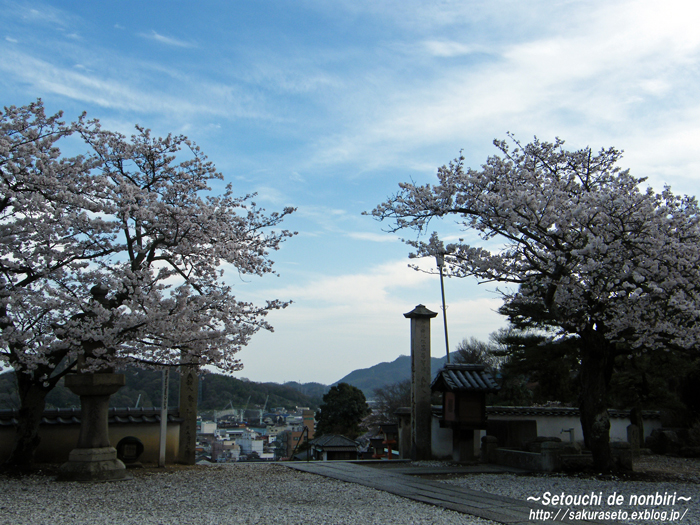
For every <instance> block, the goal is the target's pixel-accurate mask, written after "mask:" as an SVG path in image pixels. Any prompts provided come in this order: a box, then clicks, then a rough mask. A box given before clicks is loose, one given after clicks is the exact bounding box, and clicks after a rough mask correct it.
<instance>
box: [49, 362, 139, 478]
mask: <svg viewBox="0 0 700 525" xmlns="http://www.w3.org/2000/svg"><path fill="white" fill-rule="evenodd" d="M124 383H125V378H124V374H112V373H97V374H71V375H68V376H66V386H67V387H68V388H69V389H70V390H71V391H72V392H73V393H75V394H77V395H79V396H80V415H81V421H80V437H79V438H78V446H77V447H76V448H75V449H73V450H72V451H71V453H70V454H69V456H68V462H67V463H64V464H63V465H61V469H60V471H59V474H58V480H60V481H116V480H122V479H130V476H128V475H127V473H126V467H125V465H124V463H122V462H121V461H120V460H119V459H117V450H116V449H115V448H114V447H113V446H111V445H110V443H109V431H108V426H107V423H108V417H109V398H110V396H111V395H112V394H114V393H115V392H117V391H118V390H119V389H120V388H121V387H122V386H124Z"/></svg>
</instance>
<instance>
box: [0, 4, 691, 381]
mask: <svg viewBox="0 0 700 525" xmlns="http://www.w3.org/2000/svg"><path fill="white" fill-rule="evenodd" d="M0 27H2V30H0V94H1V103H2V105H3V106H8V105H24V104H27V103H29V102H31V101H33V100H35V99H36V98H38V97H40V98H42V99H43V100H44V103H45V105H46V106H47V108H48V110H49V111H58V110H59V109H61V110H63V111H64V112H65V117H66V118H67V119H69V120H72V119H74V118H76V117H77V116H78V115H79V114H80V113H82V112H83V111H87V113H88V115H89V116H90V117H94V118H99V119H100V120H101V121H102V123H103V126H104V127H105V128H107V129H112V130H116V131H121V132H123V133H127V134H130V133H131V130H132V129H133V126H134V124H141V125H144V126H146V127H149V128H151V129H152V130H153V131H154V132H155V133H157V134H160V135H163V134H167V133H169V132H172V133H184V134H186V135H188V136H189V137H190V138H191V139H192V140H194V141H195V142H196V143H197V144H198V145H199V146H200V147H201V148H202V150H203V151H204V152H205V153H206V154H207V155H208V156H209V158H210V160H212V161H213V162H214V163H215V164H216V166H217V167H218V169H219V170H220V171H221V172H222V173H223V174H224V176H225V179H226V182H231V183H232V184H233V185H234V188H235V189H236V191H237V193H239V194H245V193H249V192H257V193H258V195H259V196H258V198H257V202H258V203H259V204H260V205H262V206H264V207H265V208H267V209H268V210H270V211H272V210H279V209H281V208H282V207H284V206H288V205H291V206H296V207H297V208H298V212H297V213H296V214H295V215H294V216H293V217H290V218H289V220H288V221H287V222H286V225H285V226H286V227H287V228H289V229H293V230H297V231H298V232H299V235H298V236H297V237H295V238H294V239H292V240H291V241H288V242H287V243H286V244H285V246H284V247H283V248H282V250H281V251H280V252H278V253H276V254H275V255H274V257H273V259H274V260H275V261H276V268H277V271H278V272H279V274H280V276H279V277H272V278H265V279H262V280H259V279H249V280H246V281H242V280H240V279H238V278H237V277H236V278H235V279H234V280H233V281H232V283H233V284H234V285H235V287H236V290H237V291H238V293H239V295H240V297H241V298H244V299H252V300H256V301H258V302H262V301H263V300H264V299H266V298H280V299H291V300H292V301H294V304H293V305H292V306H290V307H289V308H288V309H286V310H284V311H282V312H276V313H274V314H272V315H271V316H270V321H271V322H272V323H273V324H274V326H275V328H276V330H275V332H274V333H261V334H258V335H257V336H256V337H255V338H254V339H253V342H252V343H251V344H250V345H249V347H248V348H246V349H245V350H243V351H242V352H241V353H240V354H239V356H240V358H241V359H242V360H243V362H244V365H245V369H244V370H243V371H242V372H240V373H239V376H240V377H248V378H249V379H252V380H255V381H278V382H282V381H289V380H296V381H304V382H307V381H319V382H323V383H332V382H334V381H337V380H338V379H340V378H341V377H343V376H344V375H346V374H347V373H349V372H350V371H352V370H354V369H356V368H365V367H368V366H371V365H373V364H376V363H378V362H381V361H391V360H393V359H395V358H396V357H398V356H399V355H401V354H407V353H409V346H408V345H409V322H408V320H406V319H404V317H403V315H402V314H403V313H405V312H408V311H410V310H411V309H413V307H414V306H415V305H417V304H418V303H423V304H425V305H427V306H428V307H429V308H431V309H432V310H434V311H436V312H439V311H440V309H439V302H440V287H439V280H438V278H437V277H435V276H431V275H427V274H422V273H418V272H414V271H412V270H409V269H408V268H407V262H408V261H407V253H408V249H407V247H406V246H405V245H403V244H402V243H401V242H399V240H398V239H397V236H395V235H389V234H386V233H383V232H382V227H383V226H382V225H381V224H379V223H377V222H375V221H374V220H372V219H371V218H369V217H366V216H362V215H361V213H362V212H363V211H368V210H371V209H372V208H373V207H374V206H375V205H377V204H378V203H380V202H382V201H383V200H385V198H386V197H387V196H389V195H390V194H392V193H394V192H395V191H396V189H397V185H398V183H399V182H401V181H409V180H414V181H416V182H419V183H425V182H432V181H433V180H434V177H435V172H436V169H437V167H438V166H440V165H443V164H445V163H447V162H449V161H450V160H451V159H453V158H454V157H456V156H457V155H458V154H459V152H460V150H464V155H465V157H466V164H467V165H468V166H472V167H478V166H480V165H481V164H482V163H483V162H484V161H485V160H486V158H487V156H488V155H491V154H494V153H495V152H496V151H495V148H494V147H493V145H492V141H493V139H494V138H505V136H506V133H507V132H512V133H514V134H515V135H516V136H517V137H518V138H519V139H521V140H524V141H529V140H530V139H531V138H532V137H533V136H534V135H537V136H538V137H539V138H541V139H544V140H553V139H554V137H557V136H558V137H561V138H563V139H565V140H566V141H567V144H568V146H569V147H571V148H577V147H582V146H586V145H590V146H592V147H593V148H594V149H596V150H597V149H600V148H601V147H608V146H615V147H617V148H619V149H623V150H624V151H625V157H624V159H623V162H622V165H623V167H628V168H630V169H631V170H632V172H633V174H635V175H636V176H645V177H648V178H649V184H650V185H651V186H653V187H654V188H657V189H661V187H662V186H663V185H664V184H670V185H671V186H672V188H673V190H674V191H675V192H677V193H686V194H692V195H696V194H697V193H698V191H697V189H698V186H699V184H700V169H699V168H700V161H699V160H698V159H699V158H700V156H699V153H700V151H699V150H700V147H699V146H698V144H700V127H699V123H700V97H698V93H699V92H700V82H699V81H700V69H699V68H700V60H699V59H700V32H699V31H697V28H698V27H700V4H698V3H697V2H693V1H690V0H687V1H673V0H667V1H666V2H663V3H662V2H658V1H644V0H635V1H613V0H606V1H596V0H590V1H576V0H562V1H557V0H544V1H537V0H530V1H528V2H522V1H507V0H502V1H497V0H491V1H461V2H459V1H449V0H444V1H435V0H433V1H426V2H420V1H413V0H402V1H392V0H388V1H382V0H372V1H365V0H352V1H350V0H347V1H346V0H334V1H328V0H290V1H275V2H272V1H263V0H255V1H231V2H223V1H221V2H206V1H203V2H198V3H196V4H195V3H194V2H180V1H158V0H152V1H148V2H135V1H121V2H94V1H68V0H66V1H62V2H52V3H42V2H38V1H33V2H23V1H5V0H0ZM435 228H436V229H437V230H438V231H439V232H440V233H441V235H443V236H446V237H448V238H449V237H456V236H457V235H458V234H459V232H458V230H457V227H456V226H455V225H454V224H453V223H452V222H445V223H443V224H436V225H435ZM407 235H410V234H407ZM424 264H425V265H426V267H429V266H431V265H432V264H433V263H432V261H425V262H424ZM446 295H447V302H448V309H447V313H448V325H449V328H450V343H451V346H452V349H454V347H455V346H456V344H457V343H458V342H459V341H460V340H461V339H463V338H465V337H470V336H475V337H478V338H481V339H486V338H487V337H488V334H489V333H490V332H492V331H494V330H496V329H498V328H499V327H501V326H503V324H504V322H503V320H502V319H501V318H500V317H499V316H498V315H497V314H496V313H495V312H494V310H495V309H496V308H498V306H499V305H500V303H501V302H500V300H499V299H498V295H497V294H496V293H495V291H494V289H493V288H489V287H486V286H484V285H477V284H476V283H475V282H473V281H467V280H453V279H451V280H449V281H447V282H446ZM432 328H433V347H432V353H433V355H434V356H441V355H444V341H443V333H442V322H441V321H440V317H438V318H437V319H436V320H435V321H434V322H433V327H432Z"/></svg>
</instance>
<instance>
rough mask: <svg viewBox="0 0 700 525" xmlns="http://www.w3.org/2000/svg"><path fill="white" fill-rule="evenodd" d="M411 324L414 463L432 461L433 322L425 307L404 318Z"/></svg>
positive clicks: (412, 446) (412, 448) (415, 309)
mask: <svg viewBox="0 0 700 525" xmlns="http://www.w3.org/2000/svg"><path fill="white" fill-rule="evenodd" d="M403 315H404V317H406V318H407V319H410V320H411V459H414V460H425V459H430V458H431V437H430V433H431V424H430V423H431V418H432V415H431V411H430V379H431V377H430V320H431V319H432V318H433V317H435V316H437V313H436V312H431V311H430V310H428V309H427V308H426V307H425V306H423V305H422V304H419V305H418V306H416V307H415V308H414V309H413V310H412V311H410V312H408V313H407V314H403Z"/></svg>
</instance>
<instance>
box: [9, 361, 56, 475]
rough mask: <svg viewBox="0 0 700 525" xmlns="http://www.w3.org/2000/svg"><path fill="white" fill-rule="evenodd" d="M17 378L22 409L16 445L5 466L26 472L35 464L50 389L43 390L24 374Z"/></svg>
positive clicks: (19, 374) (19, 373) (20, 409)
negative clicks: (35, 454) (40, 428)
mask: <svg viewBox="0 0 700 525" xmlns="http://www.w3.org/2000/svg"><path fill="white" fill-rule="evenodd" d="M16 377H17V386H18V391H19V399H20V408H19V415H18V417H17V420H18V423H17V430H16V432H15V444H14V447H13V448H12V452H10V456H9V457H8V459H7V461H6V462H5V465H6V467H9V468H10V469H14V470H18V471H26V470H29V468H30V467H31V466H32V464H33V463H34V453H35V452H36V449H37V448H38V446H39V441H40V438H39V425H40V423H41V418H42V415H43V413H44V407H45V406H46V395H47V394H48V393H49V391H50V388H48V389H47V388H43V386H41V385H38V384H37V383H36V382H35V381H34V380H33V378H32V377H30V376H29V375H27V374H23V373H22V372H18V373H16Z"/></svg>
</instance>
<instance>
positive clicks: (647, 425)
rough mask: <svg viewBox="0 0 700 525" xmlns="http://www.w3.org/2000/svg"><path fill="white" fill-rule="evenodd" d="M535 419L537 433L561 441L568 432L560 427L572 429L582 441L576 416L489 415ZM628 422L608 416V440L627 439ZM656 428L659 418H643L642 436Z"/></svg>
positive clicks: (581, 433) (577, 439) (515, 418)
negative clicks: (557, 438)
mask: <svg viewBox="0 0 700 525" xmlns="http://www.w3.org/2000/svg"><path fill="white" fill-rule="evenodd" d="M533 419H534V420H535V421H537V435H538V436H550V437H559V438H561V440H562V441H569V434H568V432H563V433H562V429H569V428H573V429H574V441H583V430H582V428H581V420H580V419H579V418H578V417H552V416H489V420H493V421H532V420H533ZM629 424H630V420H629V419H628V418H612V417H611V418H610V441H627V427H628V426H629ZM656 428H661V420H660V419H645V420H644V438H647V437H648V436H650V435H651V433H652V431H653V430H654V429H656Z"/></svg>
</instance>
